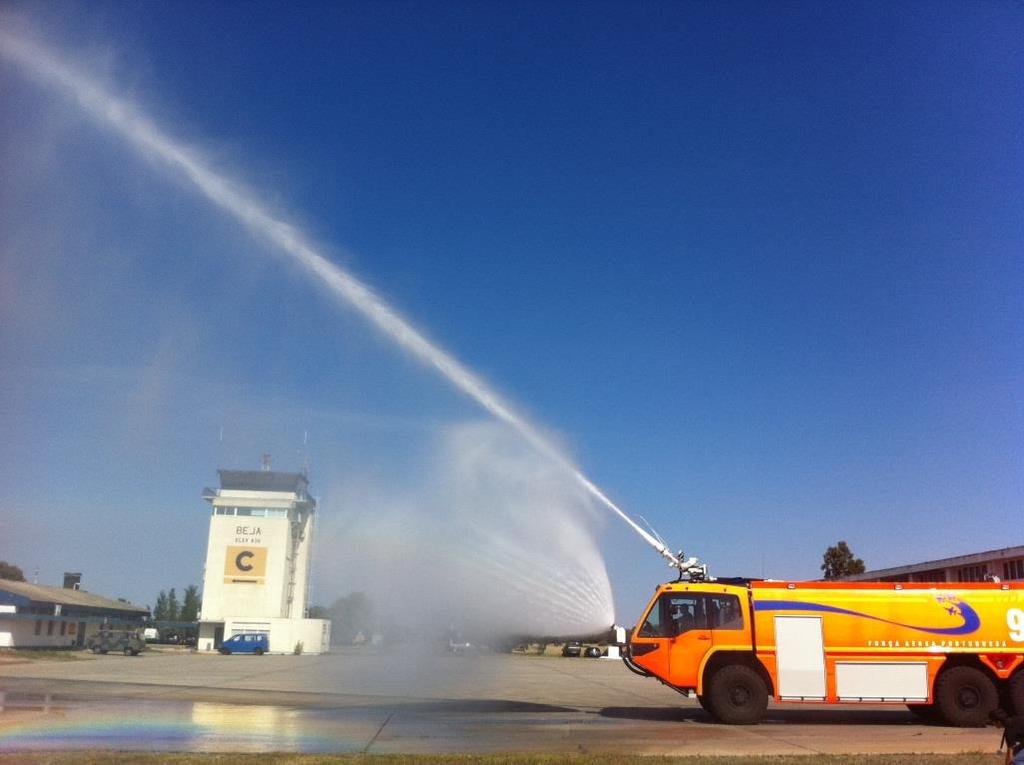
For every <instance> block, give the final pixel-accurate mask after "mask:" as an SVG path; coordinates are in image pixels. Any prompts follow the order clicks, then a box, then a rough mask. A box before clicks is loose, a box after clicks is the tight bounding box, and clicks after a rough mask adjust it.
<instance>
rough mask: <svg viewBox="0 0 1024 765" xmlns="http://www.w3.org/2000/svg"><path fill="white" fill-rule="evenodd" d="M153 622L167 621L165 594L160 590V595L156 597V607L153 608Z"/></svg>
mask: <svg viewBox="0 0 1024 765" xmlns="http://www.w3.org/2000/svg"><path fill="white" fill-rule="evenodd" d="M153 621H155V622H163V621H167V593H166V592H164V591H163V590H160V594H159V595H157V596H156V605H155V606H153Z"/></svg>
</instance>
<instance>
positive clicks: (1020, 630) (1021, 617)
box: [1006, 608, 1024, 643]
mask: <svg viewBox="0 0 1024 765" xmlns="http://www.w3.org/2000/svg"><path fill="white" fill-rule="evenodd" d="M1006 624H1007V625H1008V626H1009V628H1010V639H1011V640H1014V641H1016V642H1018V643H1021V642H1024V611H1022V610H1021V609H1019V608H1011V609H1010V610H1009V611H1007V612H1006Z"/></svg>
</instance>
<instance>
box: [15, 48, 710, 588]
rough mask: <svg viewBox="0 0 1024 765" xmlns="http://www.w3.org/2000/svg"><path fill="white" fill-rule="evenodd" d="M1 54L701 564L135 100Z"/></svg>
mask: <svg viewBox="0 0 1024 765" xmlns="http://www.w3.org/2000/svg"><path fill="white" fill-rule="evenodd" d="M0 55H3V56H4V57H6V58H8V59H9V60H11V61H14V62H15V63H17V64H19V65H20V66H22V67H23V68H24V69H25V70H27V71H28V72H29V73H30V74H31V75H32V76H33V77H34V78H36V79H38V80H41V81H42V82H44V83H46V84H47V85H50V86H55V87H57V88H58V89H60V90H61V91H63V92H64V93H66V94H68V95H71V96H73V97H74V99H75V100H76V101H77V102H78V103H79V105H80V106H81V107H82V108H83V109H84V110H85V111H86V112H87V113H88V114H89V115H90V116H91V117H93V118H94V119H95V120H96V121H97V122H99V123H101V124H103V125H106V126H107V127H108V128H111V129H113V130H114V131H115V132H116V133H117V134H118V135H120V136H121V137H122V138H124V139H125V140H126V141H127V142H128V143H129V144H130V145H131V146H133V147H134V148H135V149H137V150H138V151H140V152H141V153H142V154H143V155H145V156H147V157H151V158H154V159H157V160H159V161H160V162H161V163H163V164H164V165H165V166H166V167H168V168H169V169H171V170H174V171H176V172H177V173H179V174H182V175H184V176H185V177H186V178H187V179H188V180H189V181H191V183H192V185H193V186H194V187H195V189H196V190H197V191H198V192H199V193H200V194H202V195H203V196H204V197H206V198H207V199H208V200H209V201H210V202H212V203H213V204H214V205H216V206H217V207H218V208H220V209H221V210H223V211H224V212H226V213H228V214H229V215H230V216H231V217H233V218H235V219H236V220H238V221H239V222H241V223H243V224H245V225H247V226H248V227H249V228H250V229H251V230H252V231H253V232H254V233H256V234H257V235H259V236H261V237H262V238H264V239H265V240H267V241H269V242H270V243H271V244H273V245H274V246H275V248H276V249H277V250H278V251H279V252H280V253H281V254H283V255H286V256H287V257H288V258H289V259H290V260H291V261H292V262H294V263H295V264H297V265H299V266H300V267H301V268H302V269H303V270H304V271H306V272H307V273H308V274H310V275H311V276H315V277H317V279H318V280H319V282H320V283H321V284H322V285H325V286H327V287H328V288H329V290H330V292H331V294H332V296H334V297H335V298H340V300H341V301H342V302H343V303H344V305H345V306H347V307H349V308H352V309H355V310H356V311H357V312H358V313H360V314H362V316H363V317H364V318H365V319H367V320H368V321H369V322H370V323H371V324H372V325H373V326H375V327H376V328H377V330H378V331H380V332H381V333H382V334H384V335H385V336H387V337H388V338H390V339H391V340H393V341H394V342H396V343H397V344H398V345H399V346H400V347H402V348H403V349H405V351H406V352H408V353H409V354H410V355H412V356H413V357H415V358H417V359H419V360H420V361H421V362H422V363H424V364H426V365H428V366H430V367H432V368H433V369H434V370H435V371H436V372H438V373H439V374H440V375H441V376H442V377H444V378H445V379H446V380H447V381H448V382H449V383H451V384H452V385H453V386H455V388H457V389H458V390H460V391H461V392H462V393H463V394H465V395H467V396H468V397H470V398H471V399H473V400H474V401H476V402H477V403H478V404H479V405H480V406H482V407H483V408H484V409H486V410H487V411H488V412H490V413H491V414H492V415H493V416H494V417H496V418H497V419H499V420H501V421H503V422H505V423H506V424H508V425H510V426H511V427H512V428H513V429H514V430H515V431H516V432H518V433H519V434H520V436H522V437H523V438H524V439H525V440H526V441H527V442H528V443H529V444H530V445H531V446H532V447H533V448H534V449H536V450H537V451H538V452H540V453H541V454H543V455H544V456H546V457H547V458H549V459H551V460H552V461H553V462H554V463H556V464H557V465H559V466H561V467H562V468H564V469H565V470H567V471H568V472H569V474H570V475H572V476H573V478H574V479H575V480H576V482H577V483H578V484H579V485H580V486H581V487H582V488H583V489H584V490H585V491H586V492H587V493H588V494H590V496H591V497H593V498H594V499H595V500H597V501H598V503H600V504H602V505H604V506H605V507H606V508H608V509H609V510H611V511H612V512H614V513H615V514H616V515H618V516H619V517H620V518H621V519H622V520H624V521H625V522H626V523H627V524H628V525H629V526H630V528H632V529H633V530H634V531H635V532H636V533H637V534H639V535H640V537H641V538H642V539H643V540H644V541H645V542H647V544H649V545H650V546H651V547H653V548H654V549H655V551H656V552H657V553H658V554H659V555H661V556H662V557H664V558H665V559H666V560H667V561H668V562H669V564H670V565H671V566H672V567H674V568H678V569H679V571H680V575H683V574H684V573H688V572H690V570H691V569H694V568H695V567H697V568H699V567H700V564H699V562H698V561H697V559H696V558H690V559H688V560H683V559H682V558H683V556H682V553H681V552H680V553H679V554H678V555H677V554H674V553H672V552H671V551H670V550H669V548H668V546H667V545H666V544H665V543H664V542H663V541H661V540H659V539H656V538H655V537H654V536H652V535H651V534H649V533H648V532H647V531H646V530H644V529H643V528H642V527H641V526H640V525H639V524H637V523H636V522H635V521H634V520H633V519H632V518H630V517H629V516H628V515H627V514H626V513H625V512H623V511H622V510H621V509H620V508H619V507H618V506H617V505H616V504H615V503H614V502H612V500H611V499H609V498H608V497H607V496H606V495H605V493H604V492H603V491H601V489H599V488H598V487H597V486H596V485H595V484H594V483H593V482H592V481H591V480H590V479H589V478H587V477H586V476H585V475H584V474H583V472H582V471H581V470H580V469H579V468H577V467H576V466H575V465H574V464H573V463H572V461H571V460H570V459H569V458H568V457H566V456H565V455H564V454H563V453H562V452H561V451H560V450H559V449H558V448H556V447H555V446H554V445H553V444H552V443H551V442H550V441H549V440H548V439H547V438H546V437H545V436H544V435H543V434H542V433H541V431H540V430H539V429H538V428H537V427H536V426H535V425H533V424H532V423H531V422H529V421H528V420H527V419H526V418H525V417H523V416H522V415H520V414H518V413H517V412H516V411H515V409H514V408H513V407H512V406H511V405H509V404H508V403H507V402H506V401H505V400H504V399H503V398H502V397H501V396H500V395H499V394H498V393H496V392H495V391H494V390H492V389H491V388H490V387H489V386H488V385H487V384H486V383H485V382H484V381H483V380H482V379H481V378H480V377H478V376H477V375H476V374H475V373H473V372H472V371H470V370H469V369H468V368H467V367H465V366H464V365H463V364H462V363H461V362H460V361H459V360H458V359H456V358H455V357H454V356H452V355H451V354H450V353H448V352H447V351H445V350H444V349H442V348H441V347H440V346H439V345H437V344H435V343H434V342H432V341H431V340H429V339H427V337H426V336H425V335H424V334H423V333H422V332H421V331H419V330H418V329H416V328H415V327H413V326H412V324H410V323H409V322H408V321H407V320H406V319H404V318H403V317H402V316H400V315H399V314H398V313H397V312H396V311H395V310H394V309H393V308H392V307H391V306H390V305H388V304H387V303H386V302H385V301H384V300H383V299H382V298H381V297H380V296H379V295H377V294H376V293H375V292H374V291H373V290H372V289H371V288H370V287H369V286H368V285H366V284H364V283H363V282H362V281H361V280H359V279H357V278H356V277H355V276H353V275H352V274H350V273H348V272H347V271H345V270H343V269H341V268H339V267H338V266H337V265H335V264H334V263H332V262H331V261H330V260H328V259H327V258H326V257H325V256H324V255H322V254H321V253H320V252H318V251H317V249H316V248H315V247H314V246H313V245H312V243H310V242H309V241H308V240H307V238H306V237H305V236H304V235H303V233H302V232H301V231H299V230H298V229H297V228H296V227H295V226H293V225H292V224H291V223H288V222H287V221H285V220H283V219H281V218H279V217H277V216H275V215H274V214H272V213H271V212H270V211H269V210H268V209H267V208H266V207H264V205H263V204H261V202H260V201H259V200H258V198H257V197H256V195H255V194H254V193H252V192H251V191H249V190H247V189H245V188H244V187H243V186H241V185H240V184H238V183H236V182H234V181H232V180H231V179H229V178H227V177H225V176H223V175H221V174H220V173H217V172H216V171H215V170H213V169H212V168H211V167H209V166H208V165H207V164H206V163H205V162H204V161H203V160H202V159H201V157H199V156H198V155H197V154H196V153H195V152H193V151H190V150H189V149H188V148H186V147H185V146H183V145H181V144H180V143H178V142H176V141H174V140H173V139H172V138H171V137H170V136H169V135H167V134H166V133H164V132H163V131H162V130H160V129H159V128H158V127H157V126H156V124H154V123H153V122H152V121H151V120H150V119H149V118H148V117H147V116H146V115H145V114H143V113H142V112H140V111H139V110H138V109H136V108H135V107H134V106H133V105H132V104H130V103H129V102H127V101H124V100H122V99H119V98H117V97H116V96H114V95H112V94H111V93H108V92H107V91H105V90H104V89H103V88H102V87H100V86H99V85H98V84H97V83H95V82H93V81H92V80H90V79H88V78H87V77H85V76H83V75H82V74H81V71H80V70H79V69H76V68H74V67H72V66H70V65H69V64H67V63H65V62H64V61H62V60H61V59H60V58H59V57H58V56H56V55H54V54H53V53H51V52H50V51H49V50H48V49H46V48H45V47H43V46H42V45H40V44H38V43H36V42H32V41H28V40H26V39H24V38H22V37H17V36H15V35H13V34H11V33H10V32H8V31H6V30H2V29H0Z"/></svg>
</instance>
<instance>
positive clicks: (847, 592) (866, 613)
mask: <svg viewBox="0 0 1024 765" xmlns="http://www.w3.org/2000/svg"><path fill="white" fill-rule="evenodd" d="M680 555H681V554H680ZM692 562H693V561H691V562H689V563H692ZM686 568H687V567H686V566H685V565H684V566H681V567H680V571H681V575H680V579H678V580H676V581H673V582H668V583H666V584H663V585H661V586H660V587H658V589H657V591H656V592H655V594H654V597H653V598H652V599H651V601H650V603H649V604H648V606H647V608H645V609H644V613H643V616H641V617H640V620H639V622H638V623H637V625H636V627H635V628H634V629H633V631H632V634H631V635H630V636H629V639H628V640H626V639H625V630H623V629H622V628H618V632H619V638H618V642H620V644H621V650H622V658H623V661H624V662H625V664H626V666H627V667H628V668H629V669H630V670H632V671H633V672H636V673H637V674H640V675H643V676H645V677H653V678H656V679H658V680H660V681H661V682H662V683H664V684H665V685H667V686H669V687H671V688H673V689H675V690H677V691H680V692H683V693H685V694H687V695H690V696H696V698H697V700H698V701H699V702H700V704H701V706H703V707H704V709H706V710H707V711H708V712H709V713H710V714H711V715H712V716H713V717H714V718H715V719H716V720H718V721H720V722H723V723H729V724H736V725H742V724H753V723H757V722H759V721H760V720H761V719H762V718H763V716H764V715H765V712H766V710H767V707H768V700H769V698H772V699H774V700H775V701H776V702H813V703H818V704H822V703H825V704H900V705H903V704H905V705H907V707H909V708H910V710H911V711H913V712H915V713H916V714H918V715H920V716H921V717H924V718H927V719H931V720H936V721H941V722H945V723H947V724H949V725H956V726H961V727H968V726H977V725H983V724H985V722H986V721H987V719H988V715H989V713H990V712H991V711H992V710H994V709H996V708H997V707H1000V706H1001V707H1003V708H1004V709H1007V710H1008V711H1011V712H1015V713H1016V714H1024V582H982V583H956V584H954V583H944V582H938V583H917V582H915V583H893V582H886V583H860V582H857V583H854V582H778V581H763V580H749V579H710V578H706V577H705V576H704V573H706V568H703V567H701V566H693V565H690V566H689V574H690V576H689V577H688V578H684V577H683V573H682V572H683V571H684V570H685V569H686Z"/></svg>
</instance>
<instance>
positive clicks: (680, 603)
mask: <svg viewBox="0 0 1024 765" xmlns="http://www.w3.org/2000/svg"><path fill="white" fill-rule="evenodd" d="M662 600H663V601H664V605H665V610H666V611H667V615H668V624H667V626H668V628H669V629H668V636H669V637H674V636H676V635H682V634H684V633H686V632H689V631H690V630H704V629H707V617H706V614H705V609H704V596H703V595H697V594H691V593H688V592H680V593H675V592H671V593H666V594H665V595H663V596H662Z"/></svg>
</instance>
